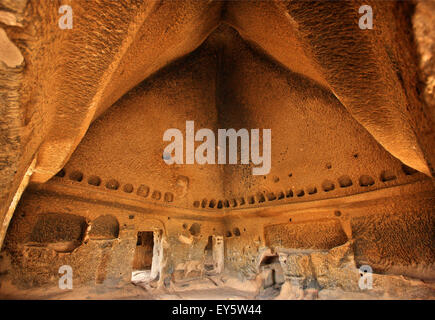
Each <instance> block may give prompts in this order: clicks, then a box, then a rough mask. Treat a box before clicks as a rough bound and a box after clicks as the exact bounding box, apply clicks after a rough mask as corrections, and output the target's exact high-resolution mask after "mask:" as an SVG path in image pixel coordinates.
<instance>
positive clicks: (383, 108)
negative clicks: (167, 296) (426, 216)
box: [2, 0, 435, 227]
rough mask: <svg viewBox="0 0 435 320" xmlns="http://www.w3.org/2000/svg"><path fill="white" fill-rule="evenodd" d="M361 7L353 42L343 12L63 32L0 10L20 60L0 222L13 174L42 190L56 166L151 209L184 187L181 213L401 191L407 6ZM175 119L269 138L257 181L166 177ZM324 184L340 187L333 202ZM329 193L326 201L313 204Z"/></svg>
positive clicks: (163, 7) (186, 14) (137, 17)
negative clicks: (370, 15)
mask: <svg viewBox="0 0 435 320" xmlns="http://www.w3.org/2000/svg"><path fill="white" fill-rule="evenodd" d="M367 4H369V5H371V6H372V7H373V8H374V11H375V12H376V13H377V15H378V16H379V17H383V19H376V21H375V28H374V29H373V30H360V29H359V28H358V23H357V21H358V18H359V16H360V14H359V13H358V8H359V6H360V3H359V2H358V3H357V2H354V1H349V2H343V3H338V2H334V1H333V2H313V3H310V5H309V6H307V2H306V1H208V2H206V1H95V2H89V1H75V2H74V27H73V29H71V30H62V29H60V28H59V27H58V23H57V22H58V18H59V12H58V6H57V5H56V4H55V3H53V2H50V1H48V2H41V3H40V2H37V1H29V2H27V1H24V0H23V1H16V2H11V1H2V8H4V9H5V10H7V11H8V12H12V13H13V14H14V15H15V18H16V21H15V22H14V21H12V20H10V19H4V18H3V20H2V21H3V23H4V24H5V25H6V27H5V28H6V31H7V36H8V37H9V39H10V41H11V42H13V43H14V44H15V45H16V47H17V48H18V49H19V50H20V52H21V54H22V56H23V59H22V61H24V62H23V63H22V64H21V65H19V66H17V67H16V68H15V69H8V70H7V72H6V71H5V72H6V73H5V75H6V76H4V79H3V80H2V81H4V82H5V86H7V87H8V88H10V93H11V94H9V95H8V97H9V98H8V100H6V101H5V102H6V104H5V105H6V106H7V108H6V109H5V110H6V111H5V114H6V118H7V119H14V120H13V121H12V120H11V121H9V122H5V128H6V129H5V130H6V131H5V132H6V133H5V137H7V139H6V140H7V141H8V142H7V143H5V144H3V145H2V148H3V151H2V153H4V154H5V155H6V156H5V157H6V158H5V159H6V160H5V161H6V162H7V163H8V164H7V165H6V169H5V170H3V172H2V185H3V186H4V187H2V188H3V189H4V190H5V192H3V193H2V212H6V211H7V209H8V208H12V207H13V205H12V207H10V204H11V203H13V201H12V200H13V198H14V197H15V198H17V197H18V198H19V195H20V194H21V192H22V190H23V188H24V187H25V184H26V183H25V181H26V179H27V178H25V179H24V180H23V177H25V176H26V172H27V176H29V175H31V181H32V182H35V183H43V182H46V181H48V180H49V179H50V178H51V177H53V176H54V175H55V174H56V173H57V172H59V171H60V170H61V169H62V168H63V167H64V166H65V165H66V164H67V162H68V161H70V162H68V164H67V165H66V169H72V170H82V171H83V172H84V173H85V174H86V176H87V175H96V176H101V178H104V179H115V180H119V182H120V183H121V184H124V183H126V184H132V185H133V186H134V187H135V188H138V187H139V186H140V185H141V184H144V185H146V186H148V187H150V188H151V189H152V190H158V191H160V193H161V195H160V197H161V198H162V199H164V194H165V193H166V192H168V193H173V194H174V195H175V199H177V197H176V195H177V194H183V195H184V193H185V191H186V190H185V189H186V186H187V185H189V186H190V187H191V189H190V191H191V192H190V193H189V196H187V197H185V199H184V200H183V202H182V203H180V204H179V205H180V206H192V205H193V206H194V207H195V206H198V202H199V203H201V204H202V200H203V199H207V203H209V201H210V200H213V199H214V200H216V201H217V202H218V201H219V200H222V201H225V200H228V201H232V199H237V198H239V200H238V201H239V203H240V202H241V200H240V198H241V197H245V201H246V200H247V199H246V197H249V196H251V195H255V194H257V193H258V192H263V193H264V191H265V194H266V193H267V194H270V198H271V199H273V198H274V197H277V198H280V197H282V194H281V192H282V193H284V196H285V197H286V199H287V195H289V194H290V192H289V190H290V189H292V190H293V192H296V191H297V190H299V189H304V193H305V194H307V193H312V194H311V195H310V196H312V197H313V198H314V197H319V198H322V197H331V196H335V195H337V196H340V195H346V194H349V193H358V192H360V191H361V189H360V188H362V189H364V188H372V189H376V188H379V187H383V186H384V185H383V184H382V183H385V181H382V180H385V179H384V178H381V176H382V175H384V176H385V175H387V176H390V175H393V176H394V175H396V176H397V179H395V180H394V181H393V180H392V179H386V180H390V181H389V182H388V183H391V184H394V183H399V184H400V183H405V182H406V181H407V180H406V179H410V178H409V176H408V175H406V174H404V175H403V177H402V178H403V179H405V180H401V179H402V178H401V177H400V176H399V172H402V171H401V169H400V167H401V162H402V163H404V164H406V165H408V166H409V167H413V168H415V169H417V170H418V171H420V172H422V173H425V174H426V175H429V176H433V163H434V153H433V150H434V143H435V139H434V132H433V119H432V118H433V117H432V115H433V111H431V109H430V110H429V109H428V108H429V107H430V104H425V103H424V101H423V98H422V97H421V95H420V94H419V90H420V89H421V85H420V84H419V79H420V78H419V77H420V75H419V74H418V70H419V67H418V63H419V58H418V55H417V52H418V51H417V50H416V48H415V44H414V43H413V36H412V34H410V33H409V30H412V24H411V20H410V16H409V14H408V12H409V9H410V7H411V6H412V5H411V4H410V3H403V4H401V5H395V4H393V3H388V2H387V3H385V2H377V1H368V2H367ZM418 49H419V48H418ZM17 88H18V89H17ZM164 88H165V89H164ZM180 88H181V89H180ZM113 118H118V119H117V120H113V121H112V120H111V119H113ZM121 118H123V119H124V120H125V121H123V122H122V123H121V121H120V120H119V119H121ZM96 119H97V120H96ZM95 120H96V121H95ZM185 120H195V121H196V122H197V125H199V127H207V126H208V127H210V128H221V127H222V128H225V127H229V126H232V127H235V128H236V129H237V128H240V127H246V128H271V129H272V132H273V140H272V144H273V147H272V152H273V155H272V161H273V164H272V171H271V174H269V175H268V176H267V177H263V178H261V177H260V178H259V177H254V176H252V175H250V174H248V172H249V171H250V169H247V168H245V167H244V166H226V167H225V168H221V167H219V166H206V167H198V166H191V167H188V166H185V167H180V168H175V167H174V168H168V167H167V166H165V164H164V163H163V161H162V159H161V148H163V147H164V144H163V142H162V139H161V136H162V133H163V131H164V130H166V129H167V128H170V127H178V128H180V129H182V128H183V124H184V123H185ZM93 121H95V122H94V124H93V125H92V127H91V128H90V125H91V123H92V122H93ZM169 124H170V125H169ZM199 127H198V128H199ZM89 128H90V129H89ZM88 130H89V131H88ZM87 132H88V133H87ZM97 136H98V137H97ZM6 140H5V141H6ZM124 140H126V141H131V144H130V146H129V147H127V148H126V147H125V143H126V142H123V143H124V147H121V141H124ZM80 143H81V146H80V147H79V148H77V146H79V144H80ZM114 150H116V152H114ZM121 150H122V151H123V152H122V153H120V152H121ZM74 152H75V153H74ZM84 153H87V156H86V157H85V156H84V155H83V154H84ZM90 155H93V156H90ZM71 156H72V157H71ZM84 157H85V158H86V159H84ZM70 158H71V159H70ZM399 160H400V161H399ZM32 163H33V165H31V164H32ZM115 167H117V168H118V169H115ZM121 168H125V169H121ZM397 170H399V171H397ZM406 170H407V169H406ZM133 171H135V172H134V173H133ZM388 171H392V172H388ZM290 175H291V177H290ZM156 176H159V178H156ZM367 176H369V177H371V179H373V182H374V184H373V183H371V181H370V179H369V178H367ZM144 177H147V179H145V178H144ZM179 177H181V178H180V179H181V182H180V179H179ZM362 177H363V178H362ZM262 179H263V180H262ZM339 179H345V180H346V181H348V180H351V181H352V186H351V187H348V188H339V185H340V182H339ZM361 179H362V180H365V182H364V181H363V182H360V180H361ZM367 179H368V180H367ZM150 180H151V181H150ZM177 181H178V182H177ZM367 181H368V182H367ZM391 181H393V182H391ZM211 182H213V183H211ZM332 184H333V185H334V189H335V190H334V192H335V193H332V192H329V193H327V192H326V193H325V189H329V190H331V188H332V187H331V185H332ZM345 184H349V182H347V183H345ZM364 185H368V186H364ZM324 186H325V187H324ZM177 188H178V189H181V191H177V190H178V189H177ZM314 188H316V190H317V193H316V192H314ZM308 189H310V190H311V191H312V192H308V191H307V190H308ZM17 190H18V191H19V192H17ZM364 190H365V189H364ZM272 193H273V194H272ZM306 196H307V195H305V197H306ZM156 197H159V196H158V194H157V195H156ZM171 197H172V196H171V195H168V199H171ZM288 197H290V196H288ZM296 197H297V196H296ZM301 197H302V196H301ZM257 198H259V199H257V200H255V202H256V203H258V201H259V200H261V196H258V197H257ZM248 202H249V200H248ZM233 203H234V202H233ZM224 204H225V203H223V205H224ZM216 206H217V204H216ZM9 211H11V210H9ZM12 211H13V210H12ZM5 221H8V219H5ZM4 226H6V227H7V223H5V224H4Z"/></svg>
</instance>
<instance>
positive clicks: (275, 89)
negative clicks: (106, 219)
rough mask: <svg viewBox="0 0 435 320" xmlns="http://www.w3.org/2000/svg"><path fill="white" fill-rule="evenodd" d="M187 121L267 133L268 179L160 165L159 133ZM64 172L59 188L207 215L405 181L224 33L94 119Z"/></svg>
mask: <svg viewBox="0 0 435 320" xmlns="http://www.w3.org/2000/svg"><path fill="white" fill-rule="evenodd" d="M186 120H193V121H194V122H195V130H199V129H200V128H210V129H212V130H213V131H214V132H215V134H217V129H219V128H235V129H240V128H248V129H251V128H270V129H271V130H272V156H271V159H272V169H271V171H270V174H268V175H265V176H255V175H252V170H251V169H252V163H251V164H250V165H242V164H237V165H209V164H205V165H198V164H174V165H167V164H166V163H165V162H164V161H163V159H162V154H163V150H164V148H165V146H166V145H167V144H168V143H169V142H164V141H163V134H164V132H165V130H167V129H169V128H178V129H180V130H181V131H182V132H183V135H184V134H185V122H186ZM199 144H200V142H196V146H198V145H199ZM217 153H218V150H217V149H216V155H217ZM404 168H405V172H404V171H403V169H404ZM64 172H65V173H66V176H65V177H64V178H63V180H64V181H67V183H71V181H70V180H80V182H81V183H82V184H83V183H84V184H89V185H91V186H90V187H91V188H92V187H93V185H94V187H100V188H102V189H103V190H105V191H108V192H113V189H116V192H118V193H119V194H122V195H127V196H130V197H134V198H136V199H140V200H145V201H152V202H156V203H164V202H166V204H169V205H175V206H178V207H183V208H200V209H202V208H204V209H208V210H210V209H221V208H223V209H224V208H225V207H249V206H258V205H268V204H270V201H274V202H273V204H278V203H287V202H295V201H308V200H319V199H324V198H330V197H340V196H345V195H351V194H356V193H360V192H364V191H370V190H376V189H379V188H384V187H389V186H393V185H399V184H404V183H407V182H409V181H410V179H411V178H410V176H409V175H407V173H409V171H406V167H404V166H403V165H402V163H401V162H400V161H399V160H397V159H396V158H395V157H393V156H392V155H391V154H390V153H388V152H387V151H386V150H385V149H384V148H383V147H382V146H381V145H380V144H379V143H378V142H377V141H376V140H375V139H374V138H373V137H372V136H371V135H370V134H369V132H368V131H367V130H366V129H365V128H364V127H363V126H361V124H359V123H358V122H357V121H356V120H355V119H354V118H353V117H352V116H351V114H350V113H349V112H348V111H347V110H346V108H344V107H343V105H342V104H341V103H340V101H339V100H338V99H337V98H336V97H335V96H334V95H333V94H332V93H331V91H329V90H328V89H327V88H325V87H324V86H322V85H320V84H319V83H318V82H316V81H314V80H312V79H309V78H307V77H305V76H303V75H301V74H299V73H295V72H292V71H289V70H288V69H286V68H285V67H283V66H282V65H281V64H279V63H277V62H276V61H274V60H273V59H272V58H270V57H268V56H266V55H265V54H264V53H263V52H261V51H259V50H258V49H256V48H255V47H253V46H252V45H250V44H249V43H248V42H246V41H244V40H243V39H242V38H241V37H240V35H239V33H238V32H237V31H236V30H235V29H233V28H232V27H230V26H228V25H222V26H220V27H219V28H217V29H215V30H214V31H213V32H212V34H211V35H210V36H209V37H208V38H207V39H206V40H205V41H204V42H203V44H202V45H201V46H200V47H199V48H198V49H196V50H195V51H194V52H192V53H191V54H189V55H187V56H185V57H183V58H181V59H179V60H177V61H176V62H175V63H172V64H170V65H169V66H167V67H165V68H164V69H163V70H161V71H159V72H158V73H156V74H155V75H154V76H152V77H151V78H149V79H147V80H145V81H143V82H141V83H140V84H139V85H137V86H136V87H135V88H134V89H132V90H130V91H129V92H128V93H127V94H126V95H125V96H124V97H122V98H121V99H120V100H119V101H118V102H117V103H115V104H114V105H113V106H112V107H111V108H110V109H108V110H107V111H106V112H105V113H104V114H103V115H102V116H100V117H99V118H98V119H97V120H96V121H95V122H94V123H93V124H92V125H91V127H90V128H89V130H88V132H87V134H86V135H85V137H84V139H83V140H82V142H81V143H80V144H79V146H78V148H77V149H76V151H75V152H74V153H73V155H72V157H71V159H70V160H69V162H68V163H67V165H66V166H65V168H64ZM76 177H80V179H76ZM422 177H424V175H421V176H420V178H422ZM57 179H59V178H57ZM412 179H415V176H413V178H412ZM82 180H83V181H82ZM95 180H96V181H98V182H99V183H98V186H95V183H94V182H95ZM180 183H181V184H180ZM111 190H112V191H111ZM187 191H188V192H187ZM168 202H170V203H168Z"/></svg>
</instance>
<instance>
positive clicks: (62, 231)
mask: <svg viewBox="0 0 435 320" xmlns="http://www.w3.org/2000/svg"><path fill="white" fill-rule="evenodd" d="M86 229H87V223H86V219H85V218H84V217H81V216H77V215H73V214H68V213H46V214H42V215H40V216H39V217H38V220H37V221H36V223H35V225H34V227H33V229H32V232H31V234H30V237H29V242H28V243H27V245H29V246H46V247H48V248H50V249H53V250H55V251H57V252H71V251H73V250H74V249H75V248H77V247H78V246H80V245H81V244H82V241H83V237H84V234H85V231H86Z"/></svg>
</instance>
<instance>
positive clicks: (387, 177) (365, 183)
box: [193, 165, 417, 209]
mask: <svg viewBox="0 0 435 320" xmlns="http://www.w3.org/2000/svg"><path fill="white" fill-rule="evenodd" d="M402 169H403V172H404V173H405V174H406V175H412V174H414V173H416V172H417V171H416V170H414V169H412V168H410V167H408V166H405V165H403V166H402ZM395 179H397V177H396V175H395V174H394V173H392V172H390V171H388V170H384V171H382V172H381V175H380V180H381V181H382V182H388V181H392V180H395ZM338 184H339V185H340V188H348V187H350V186H352V185H353V182H352V180H351V179H350V177H349V176H347V175H344V176H341V177H340V178H338ZM374 184H375V180H374V179H373V178H372V177H370V176H368V175H362V176H360V178H359V185H360V186H361V187H370V186H372V185H374ZM322 189H323V191H325V192H329V191H332V190H334V189H335V184H334V182H333V181H331V180H325V181H324V182H323V183H322ZM306 191H307V193H308V194H309V195H313V194H316V193H317V187H308V188H306ZM295 193H296V196H297V197H303V196H304V195H305V191H304V190H303V189H300V190H297V191H296V192H295ZM291 197H293V191H292V190H287V191H286V193H285V194H284V192H283V191H280V192H278V195H275V193H273V192H270V193H267V194H266V195H265V194H264V193H262V192H258V193H257V195H256V196H249V197H248V203H249V204H255V199H256V198H257V201H258V203H262V202H265V201H266V198H267V200H268V201H274V200H282V199H284V198H291ZM207 204H208V207H209V208H214V207H215V206H216V200H214V199H213V200H210V203H207V199H203V200H202V201H194V202H193V206H194V207H195V208H199V207H202V208H207ZM245 204H246V201H245V198H244V197H241V198H239V199H238V200H237V199H231V200H219V201H218V202H217V206H216V207H217V209H222V208H224V207H225V208H229V207H233V208H234V207H237V206H238V205H240V206H242V205H245Z"/></svg>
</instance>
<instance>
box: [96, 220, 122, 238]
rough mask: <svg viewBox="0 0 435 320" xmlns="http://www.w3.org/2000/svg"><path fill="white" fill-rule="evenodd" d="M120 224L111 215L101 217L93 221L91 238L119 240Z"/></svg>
mask: <svg viewBox="0 0 435 320" xmlns="http://www.w3.org/2000/svg"><path fill="white" fill-rule="evenodd" d="M118 235H119V222H118V220H117V219H116V218H115V217H114V216H111V215H104V216H99V217H98V218H97V219H95V220H94V221H92V223H91V230H90V231H89V238H90V239H93V240H111V239H116V238H118Z"/></svg>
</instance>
